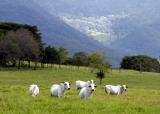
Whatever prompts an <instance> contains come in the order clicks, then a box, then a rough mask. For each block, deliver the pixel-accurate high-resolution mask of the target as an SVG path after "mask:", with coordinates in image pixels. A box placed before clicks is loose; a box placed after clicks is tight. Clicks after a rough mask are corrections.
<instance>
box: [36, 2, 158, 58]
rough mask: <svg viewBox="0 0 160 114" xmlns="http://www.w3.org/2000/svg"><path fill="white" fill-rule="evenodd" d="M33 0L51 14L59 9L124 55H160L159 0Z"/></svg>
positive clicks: (69, 21)
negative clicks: (45, 0)
mask: <svg viewBox="0 0 160 114" xmlns="http://www.w3.org/2000/svg"><path fill="white" fill-rule="evenodd" d="M34 1H36V2H37V3H39V4H40V5H41V6H42V7H44V8H45V9H46V10H47V11H48V12H50V14H52V15H54V12H56V15H58V16H59V17H60V18H61V19H62V20H64V21H65V22H66V23H67V24H69V25H70V26H72V27H74V28H76V29H77V30H80V31H81V32H83V33H85V34H87V35H89V36H91V37H93V38H94V39H95V40H97V41H99V42H100V43H102V44H103V45H104V46H106V47H108V48H110V49H113V50H116V51H119V52H122V53H121V54H122V55H127V54H147V55H150V56H154V57H158V56H159V51H158V49H159V48H160V46H159V45H158V44H159V43H160V40H159V38H160V34H159V32H158V31H159V30H160V28H159V24H160V23H159V21H158V20H159V19H160V13H159V11H160V8H159V5H160V1H159V0H158V1H155V2H153V1H152V0H141V1H139V0H134V1H131V0H118V1H117V0H100V1H99V0H87V1H86V0H47V2H44V1H43V0H34Z"/></svg>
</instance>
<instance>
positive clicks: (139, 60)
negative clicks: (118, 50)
mask: <svg viewBox="0 0 160 114" xmlns="http://www.w3.org/2000/svg"><path fill="white" fill-rule="evenodd" d="M121 68H123V69H133V70H138V71H147V72H160V64H159V62H158V60H157V59H154V58H151V57H148V56H145V55H138V56H126V57H124V58H123V60H122V62H121Z"/></svg>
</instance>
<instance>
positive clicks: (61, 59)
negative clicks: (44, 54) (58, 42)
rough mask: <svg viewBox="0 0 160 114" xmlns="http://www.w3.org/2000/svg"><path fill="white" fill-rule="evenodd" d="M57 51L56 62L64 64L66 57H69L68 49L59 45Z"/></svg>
mask: <svg viewBox="0 0 160 114" xmlns="http://www.w3.org/2000/svg"><path fill="white" fill-rule="evenodd" d="M57 52H58V55H57V56H58V64H64V63H65V62H66V61H67V60H68V58H69V53H68V50H67V49H65V48H63V47H59V48H58V49H57Z"/></svg>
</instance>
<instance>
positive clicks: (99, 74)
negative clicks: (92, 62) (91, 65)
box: [96, 70, 105, 85]
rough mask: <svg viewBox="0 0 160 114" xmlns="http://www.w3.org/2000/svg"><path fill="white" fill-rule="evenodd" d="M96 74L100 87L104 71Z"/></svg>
mask: <svg viewBox="0 0 160 114" xmlns="http://www.w3.org/2000/svg"><path fill="white" fill-rule="evenodd" d="M96 74H97V76H96V77H97V78H98V79H99V80H100V85H101V84H102V79H104V78H105V72H104V70H99V72H97V73H96Z"/></svg>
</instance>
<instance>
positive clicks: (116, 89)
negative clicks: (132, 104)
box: [105, 85, 127, 95]
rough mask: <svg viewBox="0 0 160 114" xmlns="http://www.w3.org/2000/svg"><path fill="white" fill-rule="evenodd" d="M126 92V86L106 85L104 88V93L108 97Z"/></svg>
mask: <svg viewBox="0 0 160 114" xmlns="http://www.w3.org/2000/svg"><path fill="white" fill-rule="evenodd" d="M125 91H127V86H126V85H122V86H121V85H117V86H114V85H106V86H105V92H106V93H108V95H110V94H115V95H120V94H122V93H123V92H125Z"/></svg>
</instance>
